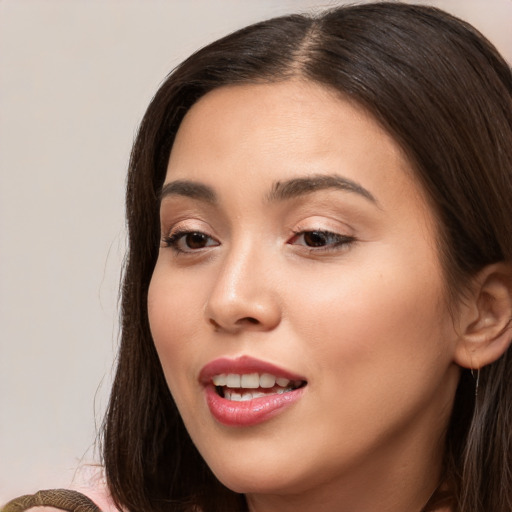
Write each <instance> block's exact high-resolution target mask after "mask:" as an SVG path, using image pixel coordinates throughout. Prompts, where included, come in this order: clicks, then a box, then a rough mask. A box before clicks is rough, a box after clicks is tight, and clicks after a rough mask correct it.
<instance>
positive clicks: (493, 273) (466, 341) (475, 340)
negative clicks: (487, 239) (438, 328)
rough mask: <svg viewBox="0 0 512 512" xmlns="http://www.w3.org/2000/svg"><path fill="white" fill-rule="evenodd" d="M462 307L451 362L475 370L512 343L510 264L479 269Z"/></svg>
mask: <svg viewBox="0 0 512 512" xmlns="http://www.w3.org/2000/svg"><path fill="white" fill-rule="evenodd" d="M462 309H463V311H461V317H460V321H461V323H460V324H459V325H460V331H459V332H460V338H459V339H458V341H457V346H456V348H455V354H454V361H455V363H457V364H458V365H459V366H462V367H464V368H470V369H475V370H476V369H479V368H482V367H483V366H486V365H488V364H491V363H493V362H494V361H496V360H497V359H499V357H500V356H501V355H503V354H504V353H505V352H506V350H507V349H508V347H509V346H510V344H511V342H512V264H510V263H503V262H502V263H496V264H493V265H489V266H487V267H485V268H484V269H483V270H482V271H481V272H479V273H478V275H477V276H476V277H475V279H474V282H473V287H472V292H471V297H470V302H466V303H465V304H464V305H463V307H462Z"/></svg>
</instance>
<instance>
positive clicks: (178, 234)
mask: <svg viewBox="0 0 512 512" xmlns="http://www.w3.org/2000/svg"><path fill="white" fill-rule="evenodd" d="M190 235H197V236H201V237H204V238H205V239H207V240H208V241H210V240H213V241H214V242H215V244H210V245H205V246H204V247H200V248H196V249H194V248H190V247H189V249H188V250H184V249H182V248H181V247H180V246H179V242H180V241H181V240H182V239H185V237H187V236H190ZM162 242H163V244H164V247H170V248H171V249H172V250H173V251H174V252H176V253H178V254H179V253H184V254H188V253H192V252H195V251H198V250H201V249H206V248H209V247H216V246H217V245H220V243H219V242H218V241H217V240H215V239H214V238H213V237H211V236H209V235H207V234H206V233H203V232H202V231H196V230H190V229H178V230H176V231H174V232H173V233H171V234H169V235H167V236H164V237H163V239H162Z"/></svg>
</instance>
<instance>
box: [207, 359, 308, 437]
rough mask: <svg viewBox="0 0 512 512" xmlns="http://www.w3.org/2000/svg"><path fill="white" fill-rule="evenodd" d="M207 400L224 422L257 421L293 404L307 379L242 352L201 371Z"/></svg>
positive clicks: (240, 424)
mask: <svg viewBox="0 0 512 512" xmlns="http://www.w3.org/2000/svg"><path fill="white" fill-rule="evenodd" d="M199 381H200V382H201V384H202V385H203V386H204V389H205V396H206V403H207V405H208V407H209V409H210V412H211V414H212V416H213V417H214V418H215V419H216V420H217V421H219V422H220V423H222V424H223V425H228V426H236V427H244V426H252V425H257V424H258V423H261V422H263V421H266V420H268V419H270V418H272V417H273V416H275V415H276V414H279V413H280V412H282V411H283V410H284V409H285V408H287V407H288V406H290V405H292V404H294V403H295V402H296V401H297V400H299V399H300V397H301V396H302V394H303V393H304V388H305V386H306V384H307V383H306V380H305V379H304V378H303V377H301V376H300V375H296V374H294V373H291V372H289V371H287V370H284V369H282V368H279V367H277V366H275V365H273V364H270V363H267V362H264V361H260V360H258V359H254V358H252V357H249V356H242V357H239V358H236V359H228V358H221V359H216V360H214V361H212V362H211V363H208V364H207V365H206V366H205V367H204V368H203V369H202V370H201V372H200V375H199Z"/></svg>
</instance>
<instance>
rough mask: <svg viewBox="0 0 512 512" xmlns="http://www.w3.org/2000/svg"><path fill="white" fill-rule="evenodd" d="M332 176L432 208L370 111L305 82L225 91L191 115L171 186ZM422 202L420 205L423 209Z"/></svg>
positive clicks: (181, 134) (256, 184) (174, 159)
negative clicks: (179, 181) (184, 181)
mask: <svg viewBox="0 0 512 512" xmlns="http://www.w3.org/2000/svg"><path fill="white" fill-rule="evenodd" d="M321 173H330V174H338V175H342V176H344V177H347V178H349V179H351V180H353V181H357V182H358V183H361V184H362V185H363V186H364V187H365V188H367V189H371V191H372V194H373V195H374V196H375V197H377V198H378V197H379V196H382V195H383V196H387V200H388V201H397V202H401V201H403V200H404V199H409V200H411V204H420V205H422V204H423V205H426V201H425V198H424V197H423V191H422V189H421V187H420V185H419V183H418V182H417V179H416V178H415V176H414V173H413V171H412V167H411V164H410V162H409V160H408V159H407V157H406V156H405V154H404V152H403V151H402V149H401V148H400V146H399V145H398V144H397V143H396V141H395V140H394V139H393V137H391V135H390V134H389V133H388V132H387V131H386V130H384V129H383V128H382V127H381V125H380V124H379V123H378V122H377V121H376V120H375V119H374V117H373V116H372V115H371V114H369V113H368V112H367V111H366V110H365V109H364V108H362V107H361V106H359V105H358V104H357V103H354V102H351V101H349V100H347V98H346V97H344V96H342V95H341V94H340V93H338V92H336V91H333V90H331V89H329V88H327V87H323V86H320V85H318V84H315V83H311V82H308V81H303V80H290V81H285V82H278V83H270V84H247V85H236V86H225V87H221V88H218V89H216V90H214V91H212V92H210V93H208V94H206V95H205V96H203V97H202V98H201V99H200V100H199V101H198V102H197V103H196V104H194V105H193V106H192V108H191V109H190V110H189V111H188V113H187V114H186V116H185V118H184V120H183V122H182V124H181V126H180V128H179V130H178V133H177V136H176V139H175V141H174V145H173V149H172V151H171V155H170V159H169V165H168V172H167V176H166V182H169V181H171V180H176V179H187V180H196V181H201V182H203V183H206V184H208V185H211V186H213V187H215V188H218V187H221V186H222V184H223V179H224V178H225V177H227V178H228V182H229V184H230V185H236V184H237V183H238V184H240V186H241V188H243V187H242V185H246V184H247V183H249V182H250V183H251V186H252V187H253V188H252V189H251V190H252V191H254V192H256V191H257V190H259V188H260V187H261V186H265V187H266V186H268V184H269V183H270V182H275V181H276V180H282V179H290V178H295V177H300V176H305V175H312V174H321ZM418 199H420V201H419V202H418Z"/></svg>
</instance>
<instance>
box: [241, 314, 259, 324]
mask: <svg viewBox="0 0 512 512" xmlns="http://www.w3.org/2000/svg"><path fill="white" fill-rule="evenodd" d="M244 322H245V323H248V324H259V323H260V322H259V320H257V319H256V318H253V317H252V316H246V317H245V318H241V319H240V320H238V322H237V323H240V324H243V323H244Z"/></svg>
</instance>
